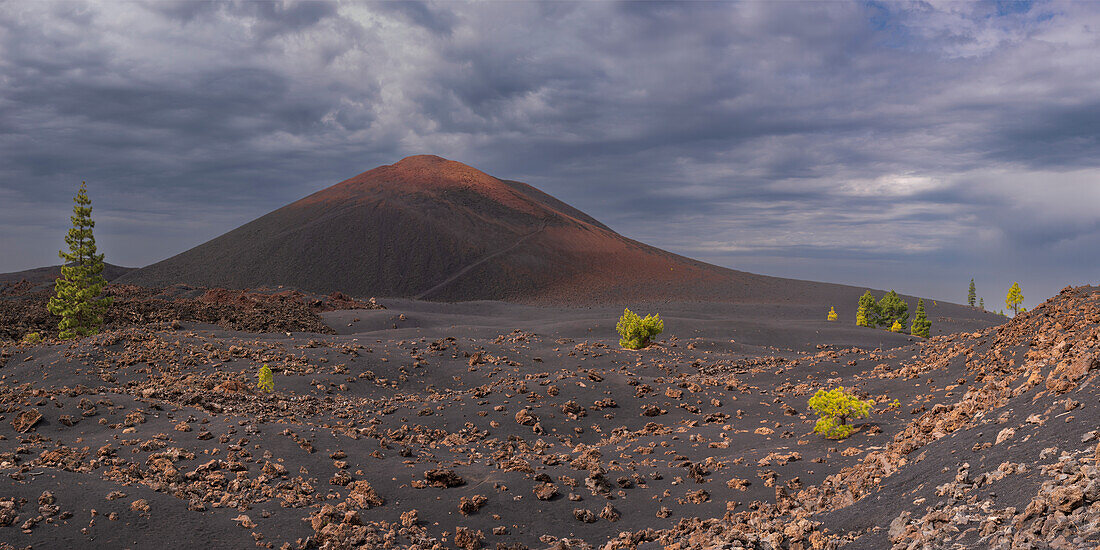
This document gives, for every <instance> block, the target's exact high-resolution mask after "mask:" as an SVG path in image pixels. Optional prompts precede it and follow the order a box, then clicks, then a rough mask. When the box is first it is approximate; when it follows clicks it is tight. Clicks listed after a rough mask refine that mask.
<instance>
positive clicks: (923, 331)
mask: <svg viewBox="0 0 1100 550" xmlns="http://www.w3.org/2000/svg"><path fill="white" fill-rule="evenodd" d="M930 328H932V323H930V322H929V321H928V314H926V313H925V312H924V300H923V299H920V300H917V316H916V318H914V319H913V326H912V327H910V330H909V333H910V334H912V335H913V336H920V337H921V338H928V331H929V329H930Z"/></svg>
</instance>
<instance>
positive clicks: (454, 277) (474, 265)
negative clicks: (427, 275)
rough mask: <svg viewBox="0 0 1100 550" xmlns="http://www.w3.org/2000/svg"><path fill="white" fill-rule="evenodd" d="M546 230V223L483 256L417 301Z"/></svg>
mask: <svg viewBox="0 0 1100 550" xmlns="http://www.w3.org/2000/svg"><path fill="white" fill-rule="evenodd" d="M544 229H546V224H545V223H543V224H542V225H541V226H540V227H539V228H538V229H536V230H534V231H532V232H530V233H528V234H526V235H524V236H522V237H520V238H519V239H518V240H517V241H516V242H514V243H512V244H511V245H510V246H508V247H505V248H502V249H500V250H497V251H496V252H493V253H492V254H489V255H486V256H483V257H482V258H481V259H479V260H477V261H476V262H474V263H472V264H470V265H467V266H466V267H463V268H462V269H459V270H458V271H456V272H455V273H454V274H453V275H451V276H450V277H447V278H446V279H444V280H443V282H441V283H439V284H437V285H435V286H433V287H432V288H429V289H428V290H425V291H424V292H421V293H420V294H417V295H416V296H415V298H416V299H417V300H423V299H424V298H425V297H427V296H430V295H431V294H432V293H433V292H436V291H437V290H439V289H441V288H443V287H445V286H447V285H449V284H451V283H453V282H454V281H456V280H457V279H458V278H459V277H461V276H463V275H465V274H467V273H469V272H470V270H471V269H473V268H475V267H477V266H479V265H481V264H483V263H485V262H487V261H489V260H491V259H493V258H496V257H497V256H500V255H501V254H504V253H505V252H510V251H512V250H515V249H516V248H518V247H519V245H521V244H523V243H524V242H525V241H527V240H528V239H530V238H531V237H534V236H535V235H538V234H539V233H542V231H543V230H544Z"/></svg>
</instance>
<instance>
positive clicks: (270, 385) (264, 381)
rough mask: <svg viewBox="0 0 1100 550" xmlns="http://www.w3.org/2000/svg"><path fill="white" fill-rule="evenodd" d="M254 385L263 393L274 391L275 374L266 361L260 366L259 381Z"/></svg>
mask: <svg viewBox="0 0 1100 550" xmlns="http://www.w3.org/2000/svg"><path fill="white" fill-rule="evenodd" d="M256 387H257V388H259V389H260V391H262V392H264V393H271V392H273V391H275V375H274V373H272V372H271V369H270V368H268V366H267V363H264V366H263V367H261V368H260V381H259V383H257V384H256Z"/></svg>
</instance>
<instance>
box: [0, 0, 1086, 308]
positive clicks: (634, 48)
mask: <svg viewBox="0 0 1100 550" xmlns="http://www.w3.org/2000/svg"><path fill="white" fill-rule="evenodd" d="M1098 135H1100V3H1098V2H1079V3H1045V2H1034V3H1032V2H997V3H945V2H914V3H904V2H892V1H891V2H851V3H844V2H810V3H796V2H742V3H727V2H718V3H703V2H693V3H681V4H664V3H656V2H645V3H611V2H585V3H568V2H552V3H525V2H480V3H471V4H463V3H453V2H439V3H375V4H368V3H352V2H347V3H338V4H337V3H318V2H237V3H207V2H196V1H188V2H179V3H169V2H151V3H148V4H143V3H124V2H104V3H84V2H75V1H67V2H57V3H52V2H46V1H35V2H25V1H14V0H13V1H7V2H4V1H3V0H0V272H2V271H15V270H19V269H25V268H30V267H36V266H41V265H49V264H56V263H57V256H56V251H57V250H58V249H59V248H60V247H61V246H62V245H63V241H62V238H63V235H64V232H65V229H66V227H67V225H68V223H69V221H68V215H69V210H70V208H71V198H72V195H73V193H74V192H75V190H76V188H77V186H78V185H79V184H80V181H82V180H86V181H87V182H88V186H89V190H90V195H91V197H92V200H93V202H94V206H95V218H96V221H97V226H96V236H97V239H98V241H99V244H100V249H101V250H102V251H104V252H106V254H107V258H108V261H110V262H112V263H116V264H121V265H128V266H141V265H145V264H148V263H151V262H154V261H156V260H160V259H163V258H165V257H168V256H171V255H174V254H176V253H178V252H181V251H183V250H185V249H187V248H189V247H191V246H194V245H196V244H199V243H201V242H203V241H205V240H208V239H210V238H212V237H215V236H217V235H219V234H221V233H223V232H225V231H227V230H230V229H232V228H234V227H236V226H238V225H240V224H242V223H245V222H247V221H249V220H251V219H253V218H255V217H257V216H259V215H262V214H264V213H266V212H268V211H270V210H272V209H274V208H277V207H279V206H282V205H283V204H286V203H288V202H291V201H293V200H296V199H298V198H301V197H302V196H305V195H307V194H309V193H312V192H314V191H316V190H318V189H321V188H323V187H326V186H328V185H331V184H333V183H336V182H337V181H340V180H343V179H345V178H347V177H350V176H352V175H355V174H357V173H359V172H362V171H364V170H367V169H370V168H373V167H375V166H378V165H381V164H390V163H393V162H395V161H397V160H399V159H400V158H402V157H404V156H407V155H411V154H419V153H434V154H438V155H441V156H444V157H447V158H450V159H453V160H459V161H462V162H465V163H467V164H470V165H472V166H474V167H477V168H479V169H481V170H484V171H486V172H488V173H490V174H493V175H495V176H498V177H502V178H507V179H518V180H522V181H526V182H528V183H531V184H533V185H535V186H537V187H539V188H541V189H543V190H545V191H547V192H549V193H551V194H553V195H555V196H557V197H559V198H561V199H562V200H565V201H566V202H568V203H571V204H572V205H574V206H576V207H578V208H580V209H582V210H584V211H586V212H588V213H589V214H592V215H593V216H595V217H596V218H598V219H600V220H601V221H603V222H605V223H607V224H608V225H609V226H611V227H612V228H614V229H615V230H617V231H619V232H620V233H622V234H624V235H627V236H629V237H632V238H635V239H638V240H642V241H645V242H647V243H650V244H653V245H656V246H660V247H662V248H666V249H668V250H671V251H674V252H677V253H680V254H684V255H687V256H691V257H694V258H698V259H702V260H705V261H709V262H713V263H716V264H719V265H724V266H729V267H733V268H736V269H742V270H747V271H753V272H758V273H765V274H770V275H781V276H788V277H796V278H804V279H815V280H825V281H833V282H843V283H850V284H855V285H865V286H870V287H873V288H883V289H888V288H896V289H897V290H899V291H904V292H907V293H914V294H920V295H923V296H930V297H934V298H937V299H945V300H953V301H963V300H965V292H966V285H967V282H968V281H969V279H970V277H974V278H975V279H976V281H977V284H978V290H979V294H980V295H982V296H984V297H985V300H986V303H987V305H991V306H993V307H995V308H998V307H1003V299H1004V294H1005V292H1006V291H1007V289H1008V286H1009V285H1010V284H1011V283H1012V281H1016V280H1018V281H1019V282H1020V284H1021V286H1022V287H1023V290H1024V294H1025V296H1026V297H1027V301H1026V305H1028V306H1033V305H1034V304H1036V303H1038V302H1040V301H1042V300H1043V299H1045V298H1046V297H1049V296H1050V295H1052V294H1055V293H1057V292H1058V290H1059V289H1061V288H1062V287H1064V286H1065V285H1067V284H1084V283H1089V282H1096V281H1097V279H1098V278H1100V277H1098V276H1097V274H1098V273H1100V271H1098V268H1100V140H1098Z"/></svg>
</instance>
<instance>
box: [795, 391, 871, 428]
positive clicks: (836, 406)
mask: <svg viewBox="0 0 1100 550" xmlns="http://www.w3.org/2000/svg"><path fill="white" fill-rule="evenodd" d="M809 405H810V408H811V409H813V411H814V412H816V413H817V415H818V416H819V417H820V418H818V420H817V425H815V426H814V433H819V434H824V435H825V437H826V438H828V439H844V438H846V437H848V436H850V435H852V431H853V430H852V427H851V426H850V425H848V420H849V419H854V418H865V417H867V416H869V415H870V414H871V407H873V406H875V402H874V401H873V400H870V399H868V400H867V401H862V400H860V399H859V398H858V397H856V396H855V395H853V394H851V393H849V392H848V391H846V390H845V389H844V387H843V386H841V387H838V388H836V389H833V390H830V391H825V390H817V393H815V394H814V396H813V397H811V398H810V403H809Z"/></svg>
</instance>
